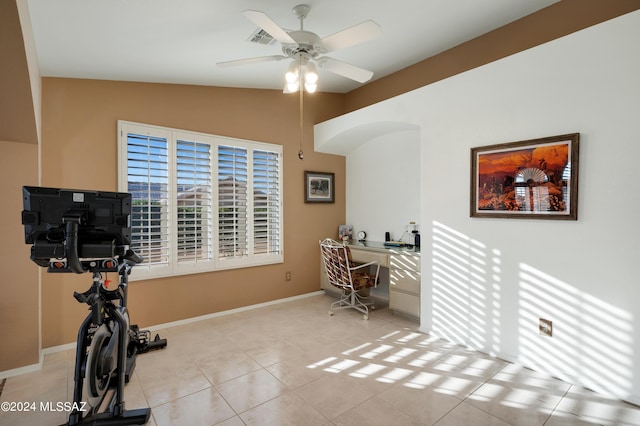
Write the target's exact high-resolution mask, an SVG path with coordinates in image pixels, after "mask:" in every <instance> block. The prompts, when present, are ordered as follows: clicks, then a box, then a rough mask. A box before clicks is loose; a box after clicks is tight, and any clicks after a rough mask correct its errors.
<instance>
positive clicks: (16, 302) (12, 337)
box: [0, 141, 40, 371]
mask: <svg viewBox="0 0 640 426" xmlns="http://www.w3.org/2000/svg"><path fill="white" fill-rule="evenodd" d="M0 152H2V154H1V155H0V182H2V193H1V201H0V202H1V204H2V208H0V235H2V239H1V241H2V244H0V259H2V263H1V264H0V265H1V267H2V274H1V275H0V295H1V296H0V342H2V350H0V371H5V370H11V369H14V368H18V367H23V366H25V365H30V364H35V363H37V362H38V358H39V349H40V340H39V331H38V324H39V307H38V297H39V292H38V271H37V270H36V268H34V267H33V263H32V262H31V261H30V260H29V246H27V245H26V244H25V243H24V231H23V229H22V225H21V219H20V212H21V211H22V185H37V183H38V146H37V145H34V144H26V143H18V142H4V141H0Z"/></svg>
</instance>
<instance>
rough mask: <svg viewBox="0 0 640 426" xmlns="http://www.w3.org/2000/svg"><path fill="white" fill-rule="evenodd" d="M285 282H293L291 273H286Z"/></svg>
mask: <svg viewBox="0 0 640 426" xmlns="http://www.w3.org/2000/svg"><path fill="white" fill-rule="evenodd" d="M284 280H285V281H291V272H285V273H284Z"/></svg>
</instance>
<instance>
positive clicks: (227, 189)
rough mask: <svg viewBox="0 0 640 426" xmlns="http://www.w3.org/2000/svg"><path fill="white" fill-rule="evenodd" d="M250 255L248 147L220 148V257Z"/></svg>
mask: <svg viewBox="0 0 640 426" xmlns="http://www.w3.org/2000/svg"><path fill="white" fill-rule="evenodd" d="M246 256H248V241H247V149H246V148H240V147H232V146H223V145H221V146H219V147H218V258H220V259H221V258H226V259H228V258H239V257H246Z"/></svg>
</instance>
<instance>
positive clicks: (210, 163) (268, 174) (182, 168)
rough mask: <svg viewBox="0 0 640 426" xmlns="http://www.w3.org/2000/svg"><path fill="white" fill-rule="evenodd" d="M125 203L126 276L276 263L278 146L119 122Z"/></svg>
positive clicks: (279, 197) (279, 203)
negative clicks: (131, 264) (134, 256)
mask: <svg viewBox="0 0 640 426" xmlns="http://www.w3.org/2000/svg"><path fill="white" fill-rule="evenodd" d="M118 135H119V136H118V138H119V141H118V162H119V174H118V175H119V176H118V179H119V190H120V191H124V192H129V193H131V194H132V197H133V200H132V201H133V205H132V223H131V226H132V242H131V248H132V249H133V250H135V251H136V252H137V253H139V254H140V255H142V256H143V257H144V259H145V260H144V262H143V263H142V264H141V265H139V266H136V273H135V274H134V275H132V277H133V278H152V277H162V276H171V275H180V274H189V273H196V272H205V271H214V270H219V269H227V268H239V267H246V266H256V265H263V264H270V263H279V262H282V261H283V254H282V241H283V235H282V162H281V159H282V147H281V146H280V145H273V144H266V143H261V142H253V141H246V140H240V139H232V138H226V137H221V136H215V135H207V134H201V133H195V132H187V131H182V130H175V129H167V128H163V127H157V126H150V125H144V124H137V123H130V122H124V121H120V122H118Z"/></svg>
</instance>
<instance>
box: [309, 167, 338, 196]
mask: <svg viewBox="0 0 640 426" xmlns="http://www.w3.org/2000/svg"><path fill="white" fill-rule="evenodd" d="M334 192H335V183H334V174H333V173H325V172H311V171H305V172H304V202H305V203H333V202H335V193H334Z"/></svg>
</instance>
